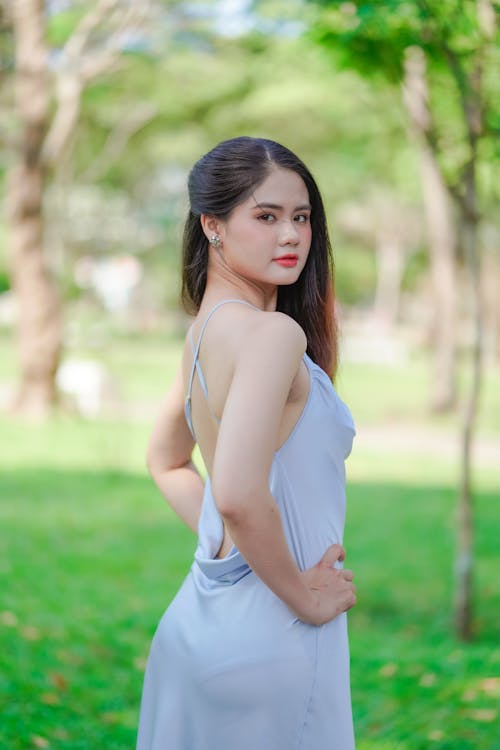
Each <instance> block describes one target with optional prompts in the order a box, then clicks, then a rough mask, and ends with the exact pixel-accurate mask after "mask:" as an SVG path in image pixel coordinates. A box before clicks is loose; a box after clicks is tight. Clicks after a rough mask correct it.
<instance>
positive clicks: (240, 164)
mask: <svg viewBox="0 0 500 750" xmlns="http://www.w3.org/2000/svg"><path fill="white" fill-rule="evenodd" d="M273 166H278V167H281V168H283V169H291V170H292V171H293V172H296V174H298V175H299V176H300V177H301V178H302V180H303V181H304V183H305V185H306V188H307V191H308V193H309V201H310V203H311V229H312V241H311V249H310V251H309V256H308V258H307V262H306V264H305V266H304V269H303V271H302V273H301V274H300V276H299V278H298V279H297V281H296V282H295V283H294V284H289V285H283V286H279V287H278V300H277V310H280V311H281V312H284V313H286V314H287V315H290V317H292V318H293V319H294V320H296V321H297V323H299V325H300V326H302V328H303V330H304V332H305V334H306V336H307V353H308V354H309V356H310V357H311V359H313V360H314V362H316V363H317V364H318V365H319V366H320V367H322V368H323V369H324V370H325V371H326V372H327V373H328V374H329V375H330V377H334V375H335V372H336V369H337V325H336V318H335V301H334V292H333V278H334V267H333V257H332V249H331V245H330V240H329V237H328V228H327V224H326V216H325V209H324V206H323V201H322V199H321V195H320V192H319V190H318V186H317V185H316V182H315V181H314V178H313V176H312V175H311V173H310V172H309V170H308V169H307V167H306V165H305V164H304V163H303V162H302V161H301V160H300V159H299V158H298V157H297V156H296V155H295V154H294V153H293V152H292V151H290V150H289V149H287V148H285V146H281V145H280V144H279V143H276V142H275V141H270V140H267V139H265V138H248V137H246V136H241V137H239V138H232V139H231V140H228V141H223V142H222V143H219V145H218V146H216V147H215V148H214V149H212V151H209V153H208V154H205V156H203V157H202V158H201V159H200V160H199V161H198V162H196V164H195V165H194V167H193V169H192V170H191V172H190V174H189V180H188V189H189V201H190V210H189V214H188V217H187V220H186V225H185V227H184V238H183V272H182V302H183V304H184V307H185V309H186V310H187V311H188V312H190V313H196V312H197V311H198V310H199V308H200V305H201V301H202V298H203V294H204V292H205V286H206V283H207V267H208V240H207V238H206V236H205V234H204V232H203V230H202V227H201V222H200V216H201V214H207V215H208V216H214V217H216V218H218V219H222V220H224V219H227V218H228V217H229V215H230V213H231V211H232V210H233V209H234V208H236V206H238V205H239V204H240V203H243V202H244V201H245V200H246V199H247V198H248V197H249V196H250V194H251V193H252V192H253V191H254V190H255V188H256V187H257V186H258V185H260V184H261V183H262V182H263V181H264V180H265V178H266V177H267V176H268V174H269V172H270V170H271V169H272V167H273Z"/></svg>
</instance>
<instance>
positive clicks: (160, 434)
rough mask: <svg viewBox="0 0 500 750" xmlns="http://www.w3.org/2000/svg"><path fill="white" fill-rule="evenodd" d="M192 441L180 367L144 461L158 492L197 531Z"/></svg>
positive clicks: (198, 486)
mask: <svg viewBox="0 0 500 750" xmlns="http://www.w3.org/2000/svg"><path fill="white" fill-rule="evenodd" d="M193 447H194V440H193V437H192V435H191V433H190V432H189V428H188V426H187V423H186V418H185V416H184V389H183V382H182V369H181V368H179V370H178V372H177V375H176V377H175V380H174V382H173V384H172V387H171V388H170V390H169V392H168V394H167V396H166V398H165V400H164V401H163V403H162V404H161V406H160V412H159V415H158V417H157V420H156V423H155V425H154V428H153V432H152V434H151V438H150V440H149V444H148V450H147V457H146V463H147V466H148V469H149V472H150V474H151V476H152V477H153V479H154V481H155V483H156V485H157V486H158V488H159V490H160V492H161V493H162V495H163V496H164V498H165V499H166V501H167V502H168V504H169V505H170V506H171V507H172V509H173V510H174V511H175V513H177V515H178V516H179V517H180V518H181V519H182V520H183V521H184V523H186V524H187V525H188V526H189V527H190V528H191V529H193V531H194V532H196V531H197V530H198V520H199V517H200V510H201V502H202V499H203V488H204V483H203V479H202V478H201V476H200V475H199V473H198V471H197V469H196V467H195V465H194V464H193V462H192V461H191V454H192V452H193Z"/></svg>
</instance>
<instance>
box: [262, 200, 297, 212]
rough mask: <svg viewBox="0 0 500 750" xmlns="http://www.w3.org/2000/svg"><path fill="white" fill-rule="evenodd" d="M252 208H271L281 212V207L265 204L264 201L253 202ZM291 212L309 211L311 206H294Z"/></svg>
mask: <svg viewBox="0 0 500 750" xmlns="http://www.w3.org/2000/svg"><path fill="white" fill-rule="evenodd" d="M254 200H255V199H254ZM254 208H272V209H274V210H275V211H283V206H279V205H278V204H277V203H267V202H266V201H262V202H260V203H259V202H257V201H255V206H254ZM293 210H294V211H310V210H311V206H310V205H309V203H304V204H303V205H301V206H295V208H294V209H293Z"/></svg>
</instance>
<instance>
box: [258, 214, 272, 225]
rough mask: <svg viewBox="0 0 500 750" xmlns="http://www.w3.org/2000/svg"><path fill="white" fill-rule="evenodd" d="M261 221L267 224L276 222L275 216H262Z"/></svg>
mask: <svg viewBox="0 0 500 750" xmlns="http://www.w3.org/2000/svg"><path fill="white" fill-rule="evenodd" d="M259 219H261V220H262V221H264V222H266V224H270V223H271V222H272V221H274V216H273V214H261V215H260V216H259Z"/></svg>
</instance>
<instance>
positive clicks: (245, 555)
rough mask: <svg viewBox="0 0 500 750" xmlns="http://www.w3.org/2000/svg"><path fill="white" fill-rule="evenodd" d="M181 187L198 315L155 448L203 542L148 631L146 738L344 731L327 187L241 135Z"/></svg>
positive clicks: (346, 705) (193, 744) (274, 742)
mask: <svg viewBox="0 0 500 750" xmlns="http://www.w3.org/2000/svg"><path fill="white" fill-rule="evenodd" d="M189 196H190V212H189V216H188V219H187V222H186V227H185V233H184V257H183V261H184V272H183V298H184V300H185V302H186V303H187V304H188V306H189V308H190V309H192V310H193V311H194V312H195V313H196V317H195V320H194V323H193V325H192V326H191V329H190V331H189V332H188V336H187V338H186V344H185V347H184V353H183V358H182V363H181V367H180V369H179V372H178V374H177V377H176V379H175V381H174V384H173V386H172V388H171V390H170V392H169V393H168V395H167V397H166V399H165V402H164V404H163V406H162V408H161V410H160V413H159V417H158V420H157V423H156V426H155V428H154V430H153V434H152V437H151V440H150V444H149V448H148V467H149V470H150V472H151V474H152V476H153V479H154V480H155V482H156V484H157V485H158V487H159V488H160V490H161V492H162V493H163V495H164V496H165V498H166V499H167V500H168V502H169V503H170V505H171V506H172V508H173V509H174V511H175V512H176V513H177V514H178V515H179V516H180V517H181V519H182V520H183V521H184V522H185V523H187V525H188V526H190V527H191V528H192V529H193V530H194V531H197V532H198V535H199V542H198V547H197V549H196V552H195V559H194V563H193V565H192V568H191V570H190V572H189V574H188V576H187V578H186V580H185V581H184V583H183V585H182V587H181V589H180V591H179V592H178V594H177V596H176V597H175V598H174V600H173V602H172V603H171V604H170V606H169V607H168V609H167V611H166V612H165V614H164V616H163V618H162V620H161V622H160V624H159V627H158V630H157V632H156V634H155V637H154V640H153V643H152V647H151V653H150V656H149V660H148V666H147V669H146V675H145V682H144V691H143V697H142V705H141V717H140V724H139V735H138V745H137V747H138V750H299V749H300V750H326V748H329V749H331V750H351V749H352V748H353V747H354V739H353V729H352V717H351V705H350V688H349V651H348V642H347V623H346V615H345V612H346V611H347V610H348V609H349V608H350V607H352V606H353V605H354V604H355V589H354V585H353V583H352V579H353V574H352V572H351V571H348V570H343V569H342V566H341V562H342V560H343V559H344V550H343V548H342V547H341V542H342V535H343V526H344V511H345V470H344V459H345V458H346V457H347V456H348V454H349V452H350V450H351V446H352V440H353V437H354V425H353V421H352V417H351V415H350V412H349V410H348V409H347V407H346V406H345V404H344V403H343V402H342V401H341V400H340V398H339V397H338V395H337V394H336V392H335V389H334V387H333V386H332V383H331V375H333V372H334V369H335V360H336V331H335V325H334V322H333V321H334V313H333V295H332V293H331V288H332V280H331V272H330V268H331V251H330V245H329V240H328V232H327V227H326V219H325V213H324V209H323V205H322V201H321V197H320V194H319V191H318V188H317V186H316V184H315V182H314V179H313V178H312V176H311V174H310V172H309V171H308V169H307V168H306V167H305V165H304V164H303V163H302V162H301V161H300V160H299V159H298V158H297V157H296V156H295V155H294V154H293V153H291V152H290V151H289V150H288V149H286V148H285V147H283V146H281V145H279V144H277V143H275V142H273V141H269V140H264V139H259V138H246V137H242V138H235V139H232V140H229V141H225V142H223V143H221V144H219V145H218V146H217V147H216V148H214V149H213V150H212V151H210V152H209V153H208V154H206V155H205V156H204V157H203V158H202V159H200V161H198V162H197V164H196V165H195V166H194V168H193V170H192V172H191V174H190V177H189ZM306 350H307V353H306ZM195 441H196V442H197V443H198V445H199V448H200V451H201V454H202V456H203V460H204V462H205V465H206V468H207V479H206V482H205V483H204V482H203V480H202V479H201V477H200V475H199V474H198V472H197V470H196V468H195V467H194V465H193V463H192V461H191V454H192V451H193V447H194V444H195Z"/></svg>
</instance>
